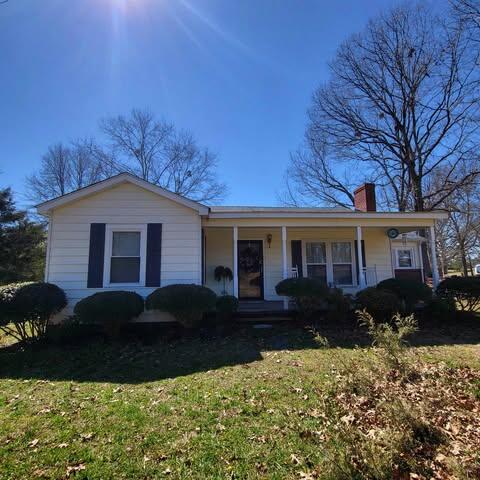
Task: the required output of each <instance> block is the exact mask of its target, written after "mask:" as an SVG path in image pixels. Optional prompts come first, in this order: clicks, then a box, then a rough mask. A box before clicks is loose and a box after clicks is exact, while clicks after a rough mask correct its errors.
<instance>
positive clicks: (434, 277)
mask: <svg viewBox="0 0 480 480" xmlns="http://www.w3.org/2000/svg"><path fill="white" fill-rule="evenodd" d="M430 256H431V257H432V282H433V288H434V289H435V288H437V287H438V284H439V283H440V278H439V276H438V265H437V247H436V245H435V228H434V226H433V225H432V226H431V227H430Z"/></svg>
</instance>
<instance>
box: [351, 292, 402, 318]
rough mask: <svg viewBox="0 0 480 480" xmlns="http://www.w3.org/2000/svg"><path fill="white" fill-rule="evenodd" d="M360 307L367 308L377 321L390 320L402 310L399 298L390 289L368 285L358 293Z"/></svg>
mask: <svg viewBox="0 0 480 480" xmlns="http://www.w3.org/2000/svg"><path fill="white" fill-rule="evenodd" d="M356 300H357V303H358V305H359V307H360V309H364V310H366V311H367V312H368V313H369V314H370V315H371V316H372V317H373V318H374V319H375V320H376V321H377V322H385V321H387V320H389V319H390V318H391V317H392V316H393V315H394V314H395V313H397V312H399V311H400V310H401V304H400V300H399V298H398V297H397V296H396V295H395V294H394V293H392V292H390V291H388V290H379V289H378V288H375V287H368V288H365V289H364V290H362V291H360V292H358V293H357V298H356Z"/></svg>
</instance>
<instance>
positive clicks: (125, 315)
mask: <svg viewBox="0 0 480 480" xmlns="http://www.w3.org/2000/svg"><path fill="white" fill-rule="evenodd" d="M143 308H144V302H143V298H142V297H141V296H140V295H139V294H138V293H135V292H125V291H122V290H119V291H112V292H98V293H94V294H93V295H90V296H89V297H86V298H83V299H82V300H80V301H79V302H78V303H77V304H76V305H75V308H74V312H75V315H77V316H78V319H79V321H80V322H81V323H85V324H89V323H96V324H98V325H102V326H103V329H104V331H105V333H106V334H107V336H108V337H110V338H112V339H116V338H118V337H119V335H120V332H121V329H122V327H123V326H124V325H125V324H126V323H128V322H130V321H131V320H133V319H134V318H135V317H138V316H139V315H140V314H141V313H142V312H143Z"/></svg>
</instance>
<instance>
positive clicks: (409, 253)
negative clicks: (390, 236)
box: [395, 248, 414, 268]
mask: <svg viewBox="0 0 480 480" xmlns="http://www.w3.org/2000/svg"><path fill="white" fill-rule="evenodd" d="M395 256H396V260H397V262H396V263H397V268H413V266H414V265H413V249H412V248H397V249H395Z"/></svg>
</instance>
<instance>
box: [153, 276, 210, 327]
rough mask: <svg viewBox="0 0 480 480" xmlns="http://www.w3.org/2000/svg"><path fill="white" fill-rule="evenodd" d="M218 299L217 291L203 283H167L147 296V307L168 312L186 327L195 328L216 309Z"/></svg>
mask: <svg viewBox="0 0 480 480" xmlns="http://www.w3.org/2000/svg"><path fill="white" fill-rule="evenodd" d="M216 300H217V296H216V295H215V293H214V292H213V291H212V290H210V289H209V288H207V287H203V286H201V285H195V284H176V285H167V286H166V287H161V288H157V289H156V290H155V291H153V292H152V293H151V294H150V295H149V296H148V297H147V309H148V310H161V311H164V312H168V313H170V314H171V315H173V317H174V318H175V320H177V322H179V323H180V324H181V325H183V326H184V327H185V328H194V327H197V326H198V325H199V324H200V323H201V321H202V320H203V317H204V315H205V314H206V313H207V312H213V311H214V310H215V303H216Z"/></svg>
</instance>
